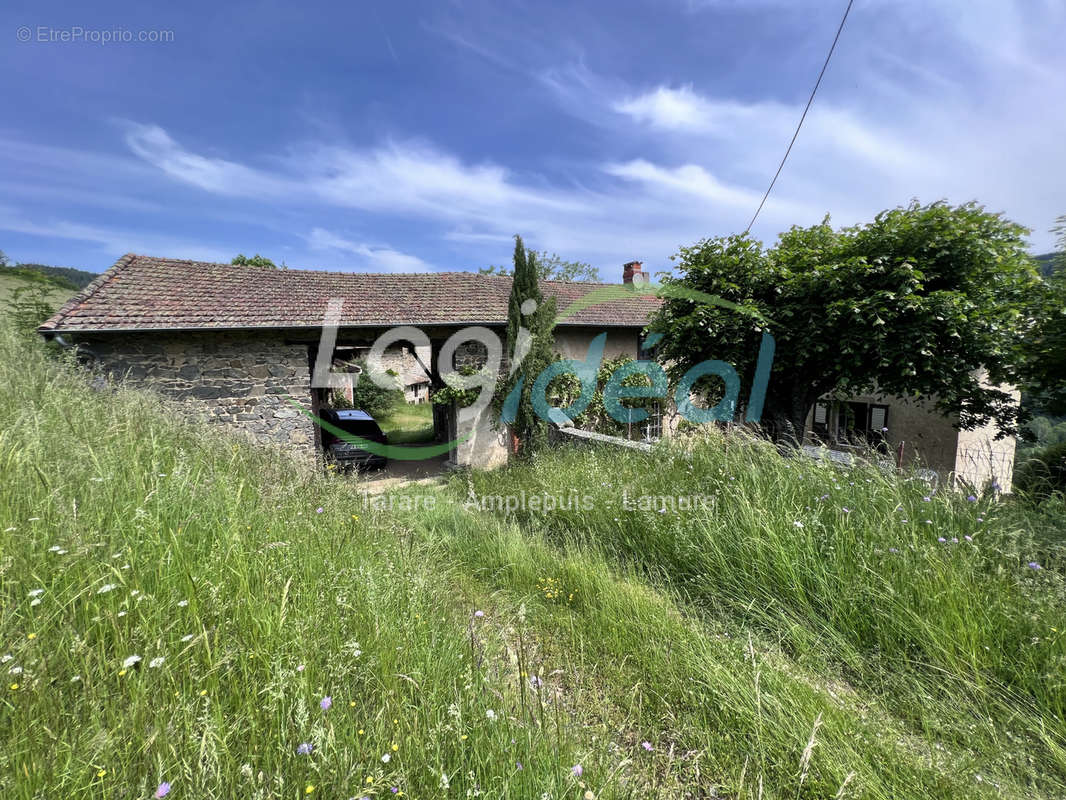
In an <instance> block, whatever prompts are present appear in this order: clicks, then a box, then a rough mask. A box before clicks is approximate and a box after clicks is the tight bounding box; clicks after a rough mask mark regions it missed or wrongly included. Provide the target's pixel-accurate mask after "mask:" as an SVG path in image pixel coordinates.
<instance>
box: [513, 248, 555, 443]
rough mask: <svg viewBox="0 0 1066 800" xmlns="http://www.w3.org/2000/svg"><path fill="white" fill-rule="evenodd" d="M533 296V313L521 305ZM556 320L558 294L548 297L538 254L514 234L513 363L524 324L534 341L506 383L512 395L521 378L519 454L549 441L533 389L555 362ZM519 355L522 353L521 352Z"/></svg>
mask: <svg viewBox="0 0 1066 800" xmlns="http://www.w3.org/2000/svg"><path fill="white" fill-rule="evenodd" d="M530 300H532V301H533V302H534V303H536V308H535V310H534V311H533V312H532V313H529V314H523V313H522V305H523V304H524V303H528V301H530ZM527 308H528V306H527ZM554 321H555V298H549V299H548V300H547V301H545V299H544V296H543V295H542V294H541V291H540V286H539V285H538V282H537V255H536V253H535V252H532V251H530V250H527V249H526V247H525V245H524V244H523V243H522V237H521V236H515V248H514V279H513V282H512V284H511V297H510V300H509V301H508V305H507V356H508V358H509V360H510V362H511V363H512V364H513V363H514V362H515V360H516V348H517V347H518V346H519V341H520V337H519V332H520V329H521V328H523V327H524V328H526V329H527V330H528V331H529V332H530V334H531V335H532V342H531V344H530V347H529V350H528V352H527V353H526V355H525V357H524V358H522V360H521V364H520V365H519V367H518V369H516V370H515V372H514V374H512V375H510V376H509V377H508V378H507V379H506V380H505V382H504V384H505V386H506V387H507V394H508V395H509V394H510V392H511V391H512V390H513V389H514V387H515V386H517V385H518V384H519V382H521V383H522V391H521V400H520V402H519V404H518V408H517V409H516V411H515V415H514V420H513V421H512V423H511V429H512V431H513V432H514V434H515V436H517V437H518V439H519V442H520V449H519V454H520V455H522V456H523V457H528V456H530V455H532V454H533V453H534V452H536V451H537V450H538V449H540V448H541V447H542V446H543V445H544V444H545V443H546V441H547V432H548V427H547V423H546V422H545V421H544V420H542V419H541V418H540V417H539V416H537V414H536V412H535V411H534V410H533V403H532V399H531V390H532V388H533V383H534V382H535V381H536V379H537V376H538V375H540V373H541V372H543V371H544V369H545V368H547V366H548V365H549V364H551V362H552V354H553V351H554V341H555V340H554V336H553V333H552V326H553V324H554ZM517 356H518V357H520V356H521V354H520V353H519V354H517ZM509 368H510V365H508V369H509Z"/></svg>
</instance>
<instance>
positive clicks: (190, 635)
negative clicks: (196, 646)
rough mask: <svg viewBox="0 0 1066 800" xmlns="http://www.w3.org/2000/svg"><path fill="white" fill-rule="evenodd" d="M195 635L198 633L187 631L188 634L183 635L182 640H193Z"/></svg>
mask: <svg viewBox="0 0 1066 800" xmlns="http://www.w3.org/2000/svg"><path fill="white" fill-rule="evenodd" d="M195 635H196V634H194V633H187V634H185V635H184V636H182V637H181V640H182V641H183V642H191V641H192V637H193V636H195Z"/></svg>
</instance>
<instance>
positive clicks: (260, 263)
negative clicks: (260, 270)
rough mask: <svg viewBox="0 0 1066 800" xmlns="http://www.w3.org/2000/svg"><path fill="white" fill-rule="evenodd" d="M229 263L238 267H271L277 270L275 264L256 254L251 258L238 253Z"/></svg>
mask: <svg viewBox="0 0 1066 800" xmlns="http://www.w3.org/2000/svg"><path fill="white" fill-rule="evenodd" d="M229 263H230V264H233V265H234V266H238V267H273V268H274V269H277V268H278V265H277V264H275V263H274V262H273V261H271V260H270V259H269V258H267V257H266V256H261V255H259V253H256V254H255V255H254V256H252V257H251V258H249V257H248V256H246V255H245V254H244V253H238V254H237V255H235V256H234V257H233V260H232V261H231V262H229Z"/></svg>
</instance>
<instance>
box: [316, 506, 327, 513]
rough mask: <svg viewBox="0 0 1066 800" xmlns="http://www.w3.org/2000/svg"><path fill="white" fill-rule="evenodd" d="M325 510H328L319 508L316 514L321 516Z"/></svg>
mask: <svg viewBox="0 0 1066 800" xmlns="http://www.w3.org/2000/svg"><path fill="white" fill-rule="evenodd" d="M325 510H326V509H324V508H322V506H319V507H318V508H316V509H315V513H316V514H321V513H322V512H323V511H325Z"/></svg>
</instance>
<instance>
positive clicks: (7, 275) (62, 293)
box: [0, 267, 77, 313]
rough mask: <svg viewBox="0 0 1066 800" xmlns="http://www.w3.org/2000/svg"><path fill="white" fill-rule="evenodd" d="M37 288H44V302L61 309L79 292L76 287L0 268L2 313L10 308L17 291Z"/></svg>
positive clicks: (0, 309)
mask: <svg viewBox="0 0 1066 800" xmlns="http://www.w3.org/2000/svg"><path fill="white" fill-rule="evenodd" d="M36 286H41V287H43V289H44V300H45V302H46V303H48V304H49V305H50V306H52V307H53V308H59V307H60V306H61V305H63V303H65V302H66V301H67V300H69V299H70V297H71V296H72V295H73V294H75V292H77V289H76V288H74V287H71V286H65V285H62V284H60V283H59V282H56V281H52V280H50V279H44V280H33V279H32V278H28V277H27V275H26V274H25V273H23V272H20V271H19V270H18V269H15V268H12V267H3V268H0V313H2V312H3V311H5V310H6V309H7V308H8V305H9V304H10V302H11V301H12V300H13V299H14V296H15V291H16V290H17V289H19V288H24V287H25V288H32V287H36Z"/></svg>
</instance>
